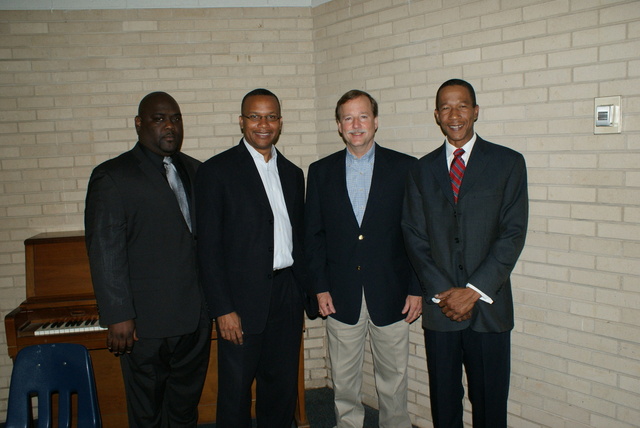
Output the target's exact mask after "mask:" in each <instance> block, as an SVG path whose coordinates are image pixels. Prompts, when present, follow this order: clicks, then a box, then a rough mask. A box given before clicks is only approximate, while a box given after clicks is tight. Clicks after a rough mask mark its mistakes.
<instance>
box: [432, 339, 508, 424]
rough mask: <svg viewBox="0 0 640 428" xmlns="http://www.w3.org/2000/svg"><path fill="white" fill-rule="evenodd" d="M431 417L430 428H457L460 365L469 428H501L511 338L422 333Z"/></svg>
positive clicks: (504, 419) (460, 400)
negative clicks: (464, 378)
mask: <svg viewBox="0 0 640 428" xmlns="http://www.w3.org/2000/svg"><path fill="white" fill-rule="evenodd" d="M424 335H425V345H426V351H427V369H428V372H429V393H430V401H431V414H432V416H433V424H434V427H435V428H462V427H463V426H464V424H463V422H462V413H463V406H462V404H463V398H464V387H463V386H462V366H463V365H464V368H465V371H466V374H467V382H468V386H469V401H471V406H472V409H471V410H472V415H473V417H472V420H473V427H474V428H506V427H507V401H508V397H509V377H510V374H511V332H510V331H507V332H503V333H478V332H475V331H473V330H471V328H467V329H465V330H461V331H453V332H437V331H432V330H425V334H424Z"/></svg>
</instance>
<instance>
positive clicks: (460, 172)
mask: <svg viewBox="0 0 640 428" xmlns="http://www.w3.org/2000/svg"><path fill="white" fill-rule="evenodd" d="M463 154H464V150H462V149H456V151H455V152H453V161H451V169H450V170H449V177H451V189H452V190H453V201H454V202H455V203H456V204H457V203H458V193H459V192H460V185H461V184H462V177H463V176H464V170H465V166H464V160H462V155H463Z"/></svg>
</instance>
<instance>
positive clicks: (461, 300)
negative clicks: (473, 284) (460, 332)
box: [435, 287, 480, 322]
mask: <svg viewBox="0 0 640 428" xmlns="http://www.w3.org/2000/svg"><path fill="white" fill-rule="evenodd" d="M435 297H436V298H437V299H440V303H438V306H440V308H441V309H442V313H443V314H445V315H446V316H447V318H449V319H450V320H452V321H457V322H460V321H466V320H468V319H469V318H471V315H472V314H473V307H474V306H475V304H476V302H477V301H478V299H479V298H480V294H479V293H478V292H477V291H475V290H473V289H471V288H467V287H452V288H450V289H448V290H447V291H445V292H443V293H439V294H436V295H435Z"/></svg>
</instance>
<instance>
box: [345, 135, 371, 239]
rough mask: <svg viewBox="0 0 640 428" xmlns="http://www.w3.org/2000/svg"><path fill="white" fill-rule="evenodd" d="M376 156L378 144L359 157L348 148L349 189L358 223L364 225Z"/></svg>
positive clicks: (347, 170)
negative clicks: (363, 220) (363, 219)
mask: <svg viewBox="0 0 640 428" xmlns="http://www.w3.org/2000/svg"><path fill="white" fill-rule="evenodd" d="M375 157H376V146H375V144H374V145H372V146H371V149H370V150H369V151H368V152H367V153H365V154H364V155H363V156H362V157H360V158H357V157H355V156H354V155H352V154H351V152H350V151H349V150H347V155H346V156H345V168H346V172H347V191H348V192H349V199H350V200H351V206H352V207H353V213H354V214H355V216H356V219H357V220H358V225H360V226H361V225H362V218H363V217H364V211H365V209H366V208H367V200H368V199H369V190H370V189H371V179H372V178H373V163H374V161H375Z"/></svg>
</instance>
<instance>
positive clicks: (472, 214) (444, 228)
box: [402, 79, 528, 428]
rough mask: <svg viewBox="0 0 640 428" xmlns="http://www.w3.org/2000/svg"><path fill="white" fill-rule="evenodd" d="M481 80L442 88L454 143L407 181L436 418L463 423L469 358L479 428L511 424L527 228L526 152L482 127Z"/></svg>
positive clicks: (440, 108) (439, 118) (443, 113)
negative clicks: (517, 282)
mask: <svg viewBox="0 0 640 428" xmlns="http://www.w3.org/2000/svg"><path fill="white" fill-rule="evenodd" d="M478 111H479V107H478V105H477V104H476V96H475V91H474V90H473V87H472V86H471V85H470V84H469V83H468V82H465V81H464V80H460V79H452V80H449V81H447V82H445V83H443V84H442V86H440V89H438V93H437V96H436V110H435V118H436V122H437V123H438V125H440V128H441V130H442V132H443V133H444V135H445V136H446V141H445V142H444V144H443V145H442V146H441V147H439V148H438V149H436V150H434V151H433V152H431V153H429V154H428V155H426V156H425V157H423V158H422V159H420V160H419V162H418V164H417V165H416V166H415V167H414V168H413V169H412V171H411V173H410V175H409V179H408V182H407V192H406V195H405V207H404V213H403V219H402V226H403V231H404V236H405V241H406V245H407V250H408V251H409V257H410V258H411V262H412V264H413V266H414V268H415V270H416V272H417V273H418V277H419V278H420V283H421V285H422V289H423V292H424V295H425V302H426V303H427V304H425V305H424V314H423V318H422V323H423V327H424V331H425V344H426V352H427V367H428V371H429V391H430V399H431V412H432V416H433V422H434V426H435V427H436V428H439V427H446V428H451V427H460V428H461V427H462V426H463V422H462V413H463V408H462V400H463V397H464V388H463V386H462V383H461V380H462V379H461V378H462V366H463V365H464V367H465V370H466V373H467V380H468V385H469V399H470V401H471V404H472V413H473V426H474V428H482V427H486V428H500V427H503V428H504V427H506V426H507V400H508V394H509V375H510V367H511V363H510V361H511V359H510V357H511V349H510V348H511V338H510V337H511V329H513V325H514V317H513V298H512V293H511V281H510V274H511V271H512V270H513V268H514V266H515V264H516V261H517V260H518V257H519V255H520V253H521V251H522V248H523V246H524V241H525V235H526V232H527V220H528V197H527V172H526V166H525V161H524V158H523V156H522V155H521V154H520V153H518V152H515V151H514V150H511V149H509V148H506V147H503V146H499V145H496V144H492V143H490V142H488V141H485V140H483V139H482V138H480V137H479V136H478V135H477V134H476V133H475V132H474V129H473V127H474V123H475V121H476V120H477V119H478Z"/></svg>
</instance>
